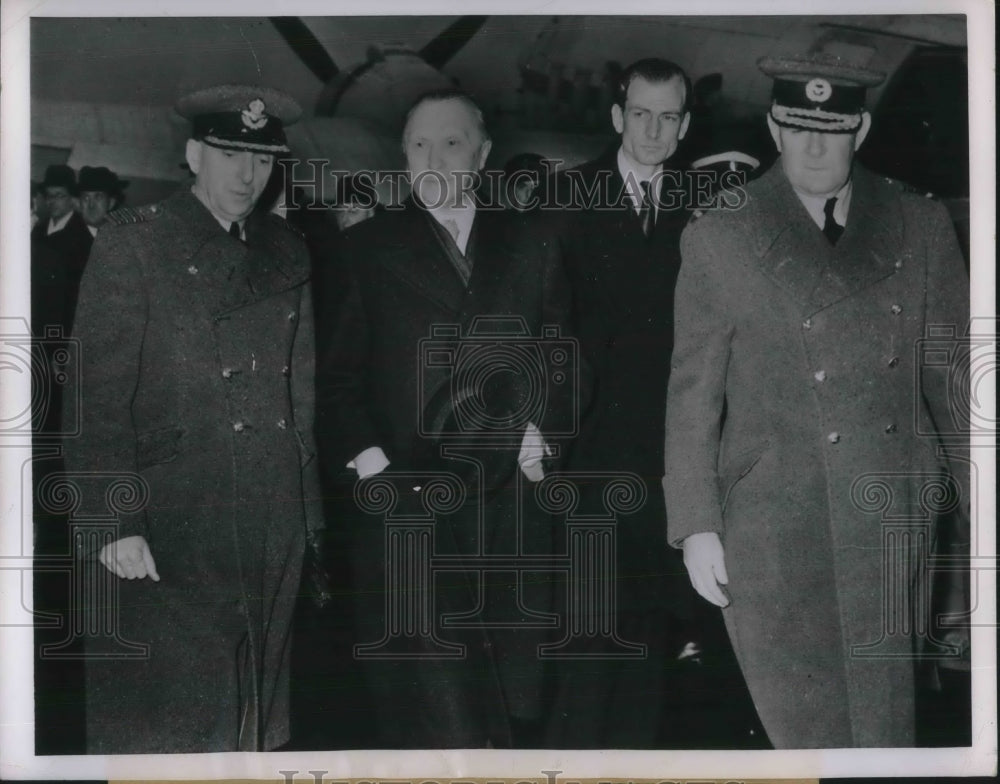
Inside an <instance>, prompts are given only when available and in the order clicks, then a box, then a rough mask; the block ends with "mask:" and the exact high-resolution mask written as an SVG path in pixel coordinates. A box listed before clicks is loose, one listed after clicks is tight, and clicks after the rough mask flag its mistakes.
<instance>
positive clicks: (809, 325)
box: [802, 319, 813, 329]
mask: <svg viewBox="0 0 1000 784" xmlns="http://www.w3.org/2000/svg"><path fill="white" fill-rule="evenodd" d="M812 325H813V322H812V319H806V320H805V321H803V322H802V329H812Z"/></svg>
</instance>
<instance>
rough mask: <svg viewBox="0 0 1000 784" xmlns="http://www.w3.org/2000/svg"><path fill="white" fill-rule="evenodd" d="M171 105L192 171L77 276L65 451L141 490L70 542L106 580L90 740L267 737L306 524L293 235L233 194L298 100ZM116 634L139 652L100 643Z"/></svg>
mask: <svg viewBox="0 0 1000 784" xmlns="http://www.w3.org/2000/svg"><path fill="white" fill-rule="evenodd" d="M177 111H178V112H179V113H180V114H181V115H183V116H184V117H186V118H187V119H188V120H190V121H191V123H192V131H191V136H190V138H189V139H188V141H187V146H186V151H185V152H186V158H187V162H188V165H189V166H190V168H191V171H192V172H193V173H194V181H193V182H192V183H191V184H190V185H187V186H184V187H182V188H181V189H180V190H179V191H178V192H177V193H176V194H174V195H173V196H172V197H170V198H168V199H167V200H165V201H163V202H162V203H159V204H154V205H151V206H149V207H141V208H138V209H136V210H131V211H129V213H128V214H127V215H125V216H123V217H121V218H120V221H119V222H118V225H109V226H107V227H106V228H104V229H102V230H101V231H100V232H99V233H98V236H97V239H96V241H95V245H94V252H93V255H92V258H91V260H90V263H89V265H88V269H87V273H86V275H85V276H84V280H83V284H82V286H81V292H80V306H79V314H78V318H77V328H76V331H75V335H76V337H77V338H78V339H79V341H80V354H81V357H82V360H81V365H82V377H83V379H84V381H83V383H82V384H81V390H82V393H81V397H82V399H81V406H82V420H83V423H82V426H81V433H80V436H79V438H75V439H70V440H69V441H68V442H67V445H66V463H67V467H68V469H69V470H70V472H71V476H77V477H79V476H81V475H83V474H84V473H86V474H90V475H94V474H95V473H96V474H103V475H105V476H109V477H110V479H109V481H113V480H115V479H118V478H120V477H124V479H123V480H122V481H132V482H136V483H138V486H139V487H140V488H142V489H143V492H145V493H146V494H147V495H148V498H147V502H146V503H145V504H144V505H136V507H135V508H132V507H130V508H129V509H128V510H127V511H121V513H120V514H118V516H117V524H116V525H115V527H114V528H113V529H112V530H111V531H109V532H108V533H107V534H106V538H105V539H103V540H101V541H99V542H98V543H97V546H95V547H94V548H92V550H91V551H90V552H84V553H83V555H84V556H85V557H90V558H97V560H98V561H99V563H100V564H103V566H97V567H96V568H95V572H96V573H97V574H98V577H97V578H95V579H97V580H100V579H101V578H102V577H103V579H104V580H109V581H111V582H113V583H117V585H110V586H109V585H105V586H104V587H103V589H102V590H105V591H109V593H105V594H103V595H114V594H115V593H117V605H112V604H110V603H109V604H108V605H106V606H105V605H102V604H100V603H95V604H93V605H91V606H89V607H87V608H86V609H87V610H88V611H89V612H91V613H93V614H96V615H97V616H99V618H98V620H99V621H100V622H101V623H103V624H105V626H104V627H100V628H106V626H107V624H109V623H114V624H115V629H116V633H117V634H116V637H115V639H114V640H109V639H108V638H105V637H91V638H88V639H87V641H86V642H87V651H88V659H87V682H86V685H87V750H88V751H89V752H91V753H150V752H194V751H259V750H269V749H274V748H276V747H278V746H280V745H282V744H284V743H285V742H287V741H288V739H289V709H288V705H289V663H290V658H289V653H290V639H291V623H292V613H293V607H294V602H295V597H296V594H297V591H298V587H299V575H300V569H301V563H302V557H303V550H304V540H305V537H306V531H307V526H312V527H316V526H319V525H321V514H320V510H319V507H318V500H319V499H318V490H317V489H316V484H317V480H316V476H315V474H314V469H315V465H316V463H315V460H313V450H312V448H311V443H312V435H311V430H312V422H311V420H312V411H311V408H312V402H311V395H312V383H313V381H312V379H313V323H312V309H311V304H310V303H311V300H310V292H309V283H308V276H309V257H308V252H307V250H306V247H305V245H304V243H303V242H302V240H301V238H300V236H299V235H298V234H297V233H295V232H294V231H293V230H292V229H291V228H289V227H288V226H287V224H286V223H285V222H284V221H283V220H281V219H280V218H279V217H277V216H275V215H271V214H269V213H268V212H267V211H264V210H262V211H254V207H255V205H256V204H257V201H258V200H259V198H260V195H261V193H262V192H263V189H264V186H265V184H266V183H267V181H268V178H269V177H270V175H271V172H272V169H273V167H274V165H275V158H276V156H278V155H281V154H283V153H287V152H288V151H289V149H288V146H287V143H286V140H285V133H284V127H285V126H286V125H288V124H290V123H292V122H294V121H295V120H296V119H297V118H298V117H299V114H300V109H299V107H298V105H297V104H296V103H295V101H293V100H292V99H291V98H290V97H288V96H287V95H285V94H284V93H282V92H280V91H278V90H273V89H269V88H265V87H256V86H243V85H225V86H220V87H212V88H208V89H205V90H201V91H199V92H196V93H193V94H190V95H187V96H185V97H184V98H182V99H181V100H180V101H179V102H178V104H177ZM113 223H114V221H113ZM80 482H81V490H82V493H83V495H82V501H81V505H80V507H79V508H78V510H77V514H96V513H99V510H101V509H104V514H105V515H107V509H106V508H105V507H104V504H105V501H104V499H105V494H104V492H103V490H104V485H102V484H101V483H100V482H97V483H91V484H88V483H87V480H86V479H81V480H80ZM105 484H106V483H105ZM108 497H109V498H110V496H108ZM108 503H110V502H108ZM105 567H106V568H105ZM91 595H97V594H91ZM91 628H99V627H98V626H95V627H91ZM123 640H124V641H128V643H129V644H139V645H146V646H148V651H147V654H146V655H145V656H140V657H135V658H124V657H115V656H113V655H109V653H110V654H114V653H120V652H121V648H120V646H119V647H116V646H118V645H119V643H120V642H121V641H123Z"/></svg>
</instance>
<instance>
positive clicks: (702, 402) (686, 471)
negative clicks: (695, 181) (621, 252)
mask: <svg viewBox="0 0 1000 784" xmlns="http://www.w3.org/2000/svg"><path fill="white" fill-rule="evenodd" d="M715 222H716V221H715V219H714V217H713V216H708V217H705V218H701V219H699V220H697V221H695V222H694V223H691V224H690V225H689V226H688V227H687V228H686V229H685V231H684V233H683V234H682V235H681V257H682V262H681V267H680V273H679V276H678V280H677V290H676V295H675V299H674V302H675V304H674V349H673V355H672V360H671V367H670V381H669V384H668V387H667V413H666V443H665V473H664V477H663V490H664V496H665V500H666V506H667V521H668V522H667V539H668V541H669V542H670V544H672V545H673V546H675V547H679V546H680V543H681V541H682V540H683V539H685V538H686V537H688V536H690V535H691V534H695V533H700V532H707V531H714V532H716V533H718V534H720V535H721V534H722V533H723V522H722V501H721V497H720V493H719V479H718V469H717V466H718V456H719V439H720V436H721V426H722V416H723V408H724V405H725V397H726V395H725V390H726V371H727V366H728V363H729V350H730V340H731V337H732V334H733V329H734V327H733V324H732V321H731V309H730V308H729V307H727V305H726V302H725V299H724V295H725V292H726V291H728V290H731V288H732V287H733V286H734V283H733V281H732V280H731V279H730V278H732V276H733V274H734V273H735V272H736V271H737V269H738V268H737V266H736V265H734V264H731V263H730V264H726V262H727V260H728V256H729V254H728V253H727V252H726V248H725V247H724V246H720V240H719V239H718V238H717V237H718V235H717V234H716V235H713V233H712V229H713V228H714V224H715ZM724 265H725V266H724ZM726 266H728V267H730V269H726V268H725V267H726ZM737 288H738V284H737Z"/></svg>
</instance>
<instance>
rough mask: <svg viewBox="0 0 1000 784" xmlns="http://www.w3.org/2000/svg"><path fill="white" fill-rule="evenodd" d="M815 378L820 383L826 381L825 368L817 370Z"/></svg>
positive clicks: (814, 374)
mask: <svg viewBox="0 0 1000 784" xmlns="http://www.w3.org/2000/svg"><path fill="white" fill-rule="evenodd" d="M813 378H815V379H816V380H817V381H819V382H820V383H822V382H824V381H826V371H825V370H817V371H816V372H815V373H813Z"/></svg>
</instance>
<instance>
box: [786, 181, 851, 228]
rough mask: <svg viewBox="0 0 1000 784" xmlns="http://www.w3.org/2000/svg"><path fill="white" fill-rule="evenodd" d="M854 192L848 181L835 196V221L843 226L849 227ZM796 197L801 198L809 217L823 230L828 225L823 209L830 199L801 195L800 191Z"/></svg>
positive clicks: (806, 194) (796, 192) (796, 193)
mask: <svg viewBox="0 0 1000 784" xmlns="http://www.w3.org/2000/svg"><path fill="white" fill-rule="evenodd" d="M793 190H794V188H793ZM853 190H854V189H853V187H852V186H851V181H850V180H848V181H847V182H846V183H845V185H844V187H843V188H841V189H840V190H839V191H837V193H836V194H835V196H836V198H837V203H836V204H835V205H833V219H834V220H835V221H837V223H839V224H840V225H841V226H846V225H847V213H848V212H849V211H850V209H851V192H852V191H853ZM795 195H796V196H798V197H799V201H801V202H802V206H803V207H805V208H806V212H808V213H809V217H810V218H812V219H813V223H815V224H816V225H817V226H819V227H820V229H822V228H823V226H824V225H825V224H826V215H825V214H824V213H823V208H824V207H825V206H826V200H827V199H828V198H830V197H829V196H811V195H810V194H808V193H801V192H799V191H795Z"/></svg>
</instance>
